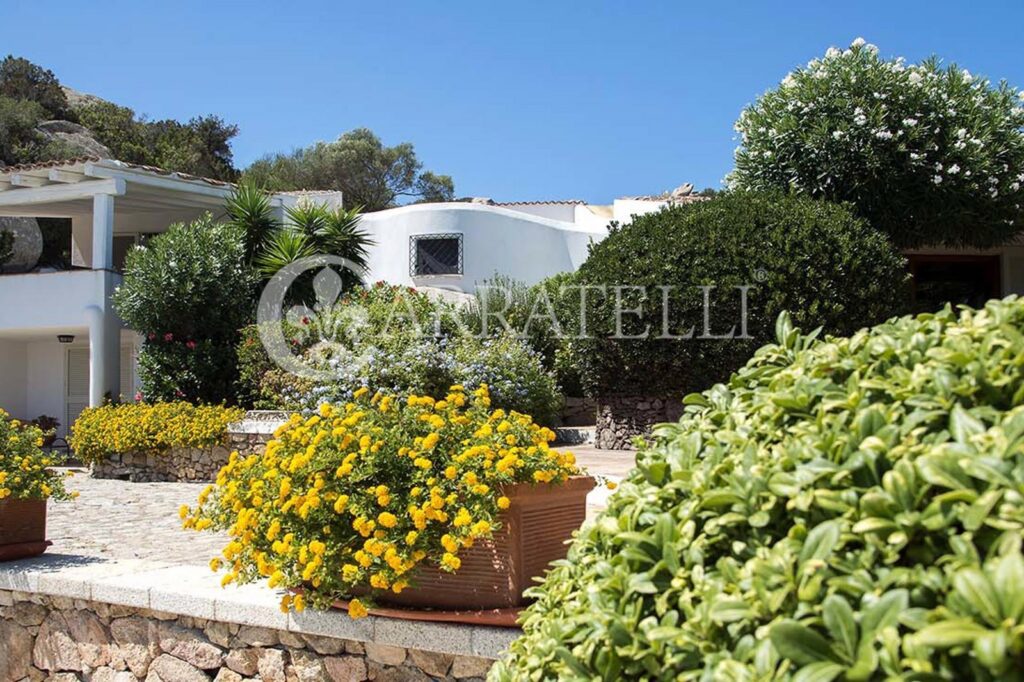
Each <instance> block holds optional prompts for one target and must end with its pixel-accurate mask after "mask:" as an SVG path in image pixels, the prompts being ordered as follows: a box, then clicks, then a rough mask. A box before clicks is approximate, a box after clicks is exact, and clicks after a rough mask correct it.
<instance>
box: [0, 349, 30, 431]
mask: <svg viewBox="0 0 1024 682" xmlns="http://www.w3.org/2000/svg"><path fill="white" fill-rule="evenodd" d="M25 360H26V345H25V344H24V343H21V342H17V341H3V340H0V408H3V409H4V410H6V411H7V412H9V413H10V414H12V415H14V416H15V417H24V416H25V383H26V372H25Z"/></svg>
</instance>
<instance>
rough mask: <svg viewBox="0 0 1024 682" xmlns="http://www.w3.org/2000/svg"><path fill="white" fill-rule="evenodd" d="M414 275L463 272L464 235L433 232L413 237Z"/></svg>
mask: <svg viewBox="0 0 1024 682" xmlns="http://www.w3.org/2000/svg"><path fill="white" fill-rule="evenodd" d="M411 241H412V244H411V247H412V249H411V251H412V253H411V255H412V263H411V266H412V267H411V272H410V273H409V274H410V275H412V276H413V277H422V276H425V275H461V274H462V235H461V234H431V235H419V236H415V237H412V240H411Z"/></svg>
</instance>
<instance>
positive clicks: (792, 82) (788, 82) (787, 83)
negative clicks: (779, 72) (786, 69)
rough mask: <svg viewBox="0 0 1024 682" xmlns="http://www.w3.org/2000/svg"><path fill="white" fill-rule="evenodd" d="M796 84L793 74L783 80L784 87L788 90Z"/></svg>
mask: <svg viewBox="0 0 1024 682" xmlns="http://www.w3.org/2000/svg"><path fill="white" fill-rule="evenodd" d="M795 84H796V79H795V78H793V74H789V75H788V76H786V77H785V78H783V79H782V87H784V88H788V87H790V86H792V85H795Z"/></svg>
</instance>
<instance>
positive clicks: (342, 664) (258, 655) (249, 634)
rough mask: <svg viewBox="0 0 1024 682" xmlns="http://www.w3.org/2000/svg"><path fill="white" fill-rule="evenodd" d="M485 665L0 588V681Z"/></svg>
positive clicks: (191, 681)
mask: <svg viewBox="0 0 1024 682" xmlns="http://www.w3.org/2000/svg"><path fill="white" fill-rule="evenodd" d="M492 663H493V660H491V659H487V658H480V657H474V656H459V655H453V654H444V653H436V652H430V651H422V650H418V649H411V648H405V647H400V646H392V645H385V644H375V643H373V642H358V641H354V640H347V639H341V638H334V637H328V636H320V635H311V634H305V633H296V632H291V631H288V630H275V629H271V628H264V627H256V626H252V625H239V624H236V623H228V622H221V621H216V620H208V619H204V618H196V617H190V616H182V615H175V614H172V613H166V612H161V611H154V610H150V609H144V608H134V607H128V606H118V605H114V604H108V603H105V602H97V601H90V600H83V599H72V598H69V597H62V596H52V595H44V594H38V593H28V592H19V591H12V590H0V680H2V681H4V682H7V681H11V682H15V681H19V682H24V681H29V682H41V681H42V680H57V681H59V682H71V681H73V680H88V681H89V682H135V681H136V680H146V682H209V680H216V682H243V680H261V681H262V682H318V681H324V682H350V681H355V682H358V681H360V680H396V681H398V680H416V681H418V680H424V681H426V680H481V679H483V678H484V677H485V676H486V673H487V670H488V668H490V666H491V664H492Z"/></svg>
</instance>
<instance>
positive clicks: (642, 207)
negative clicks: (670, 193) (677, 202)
mask: <svg viewBox="0 0 1024 682" xmlns="http://www.w3.org/2000/svg"><path fill="white" fill-rule="evenodd" d="M666 203H667V202H664V201H651V200H649V199H616V200H615V203H614V204H612V214H613V216H614V218H615V220H617V221H619V223H621V224H623V225H626V224H627V223H631V222H633V216H637V215H644V214H646V213H654V212H655V211H660V210H661V209H662V207H663V206H665V205H666Z"/></svg>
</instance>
